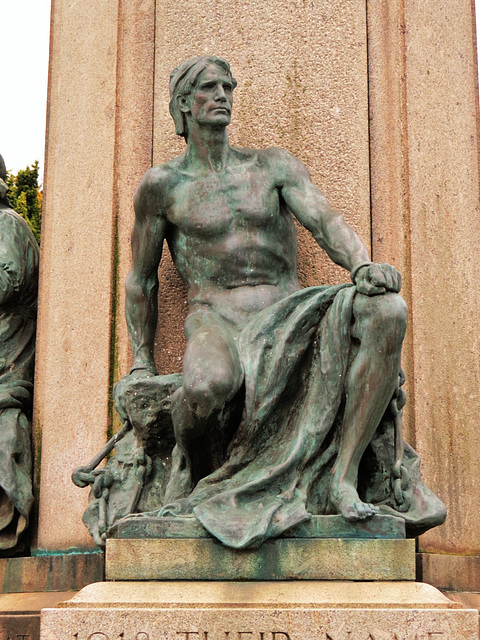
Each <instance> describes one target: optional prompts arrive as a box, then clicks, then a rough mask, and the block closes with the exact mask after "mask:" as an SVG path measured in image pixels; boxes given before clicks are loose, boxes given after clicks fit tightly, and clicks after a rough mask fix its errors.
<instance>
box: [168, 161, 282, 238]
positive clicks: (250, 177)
mask: <svg viewBox="0 0 480 640" xmlns="http://www.w3.org/2000/svg"><path fill="white" fill-rule="evenodd" d="M278 213H279V202H278V193H277V189H276V188H275V186H274V185H273V183H272V180H271V179H270V180H269V179H268V177H267V176H266V175H265V173H264V172H262V171H258V170H257V171H253V170H238V171H230V170H227V171H224V172H222V173H219V174H209V175H208V176H204V177H200V178H196V179H186V180H184V181H183V182H182V183H180V184H178V185H177V186H176V187H175V189H174V190H172V192H171V194H170V195H169V199H168V202H167V215H168V219H169V221H170V223H171V224H173V225H174V227H175V228H176V229H177V230H178V231H180V232H181V233H182V234H184V235H186V236H187V237H191V238H193V237H196V238H198V239H200V238H210V237H212V236H216V237H222V236H225V235H228V233H229V232H230V231H233V230H236V229H241V228H243V229H250V230H254V229H256V228H267V227H269V226H271V225H272V224H274V221H275V219H276V218H278Z"/></svg>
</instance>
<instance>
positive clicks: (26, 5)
mask: <svg viewBox="0 0 480 640" xmlns="http://www.w3.org/2000/svg"><path fill="white" fill-rule="evenodd" d="M0 24H1V26H2V32H1V35H0V60H1V61H2V99H1V100H0V154H2V156H3V157H4V160H5V164H6V165H7V169H8V170H10V171H13V172H15V173H16V172H17V171H18V170H19V169H25V167H26V166H27V165H30V164H32V163H33V162H34V161H35V160H38V161H39V162H40V176H43V156H44V149H45V120H46V104H47V79H48V49H49V38H50V0H0Z"/></svg>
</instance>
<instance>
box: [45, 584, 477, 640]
mask: <svg viewBox="0 0 480 640" xmlns="http://www.w3.org/2000/svg"><path fill="white" fill-rule="evenodd" d="M478 637H479V636H478V612H477V611H474V610H467V609H464V608H462V607H461V605H459V604H457V603H455V602H452V601H451V600H449V599H448V598H446V597H445V596H443V595H442V594H441V593H440V592H439V591H437V590H436V589H434V588H433V587H431V586H429V585H426V584H420V583H414V582H397V583H389V582H377V583H365V582H357V583H353V582H318V581H313V582H276V583H272V582H253V583H252V582H251V583H246V582H237V583H231V582H230V583H226V582H216V583H215V582H214V583H212V582H210V583H209V582H189V583H185V582H183V583H182V582H177V583H167V582H144V583H136V584H132V583H127V582H118V583H98V584H93V585H89V586H88V587H86V588H85V589H83V590H82V591H81V592H80V593H79V594H77V595H76V596H75V597H74V598H72V599H71V600H69V601H68V602H65V603H62V604H60V605H59V606H58V607H57V608H56V609H45V610H44V611H43V612H42V626H41V639H42V640H65V639H66V638H75V639H76V640H88V639H89V640H116V639H117V638H125V640H127V639H128V640H130V639H138V640H153V639H160V638H161V639H162V640H307V639H313V638H315V639H316V640H317V639H318V640H346V639H347V638H348V639H349V640H372V639H373V640H395V639H397V640H406V639H413V638H416V640H427V639H429V638H435V639H437V638H438V639H439V640H440V639H444V640H478Z"/></svg>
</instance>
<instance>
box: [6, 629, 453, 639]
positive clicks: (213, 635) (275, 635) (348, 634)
mask: <svg viewBox="0 0 480 640" xmlns="http://www.w3.org/2000/svg"><path fill="white" fill-rule="evenodd" d="M317 638H318V640H430V639H435V640H442V638H443V639H445V640H446V639H447V636H446V634H445V633H444V632H443V631H424V632H422V633H415V634H414V635H412V634H408V633H407V634H405V632H395V631H382V630H378V629H376V630H375V631H374V632H370V633H368V632H367V633H364V632H361V633H356V632H355V631H344V632H342V633H337V632H328V631H324V630H321V629H319V630H318V635H317ZM0 640H1V639H0ZM6 640H30V637H29V636H28V635H16V636H12V637H8V638H6ZM73 640H301V639H300V638H297V637H296V636H295V633H294V632H292V631H290V632H287V631H253V630H246V629H241V630H235V631H232V630H229V631H227V630H225V631H215V632H211V631H192V630H186V629H185V630H181V631H176V632H175V635H173V634H171V635H168V634H165V633H164V632H162V633H161V634H158V633H156V634H154V635H150V634H149V633H147V632H146V631H138V632H137V633H133V634H125V632H123V631H122V632H120V633H118V634H113V635H110V636H109V635H107V634H106V633H104V632H103V631H94V632H93V633H90V634H89V635H82V634H79V633H74V634H73Z"/></svg>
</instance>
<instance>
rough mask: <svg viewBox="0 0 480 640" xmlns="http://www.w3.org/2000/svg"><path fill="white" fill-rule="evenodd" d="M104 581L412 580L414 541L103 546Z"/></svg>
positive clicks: (127, 543) (198, 541) (186, 541)
mask: <svg viewBox="0 0 480 640" xmlns="http://www.w3.org/2000/svg"><path fill="white" fill-rule="evenodd" d="M105 574H106V578H107V580H415V541H414V540H344V539H338V538H331V539H318V538H277V539H276V540H267V542H265V543H264V544H263V545H262V546H261V547H260V549H251V550H250V549H241V550H236V549H230V548H228V547H224V546H223V545H222V544H221V543H220V542H218V541H217V540H214V539H212V538H192V539H178V538H167V539H163V540H162V539H153V540H142V539H136V540H107V554H106V561H105Z"/></svg>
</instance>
